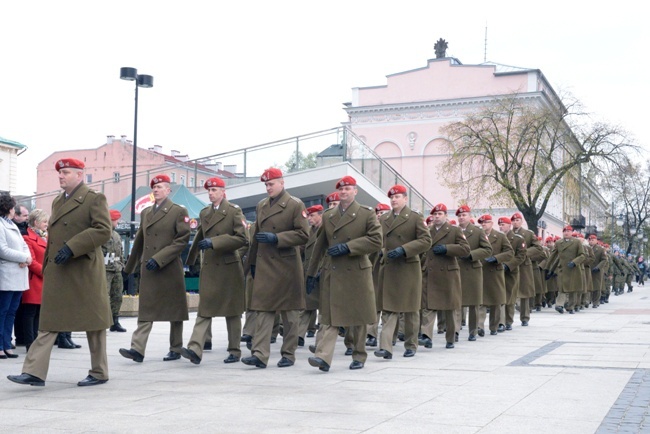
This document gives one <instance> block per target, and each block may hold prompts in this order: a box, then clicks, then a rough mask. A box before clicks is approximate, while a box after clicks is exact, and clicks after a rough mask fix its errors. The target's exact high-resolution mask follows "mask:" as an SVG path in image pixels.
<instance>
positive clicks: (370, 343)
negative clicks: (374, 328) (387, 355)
mask: <svg viewBox="0 0 650 434" xmlns="http://www.w3.org/2000/svg"><path fill="white" fill-rule="evenodd" d="M376 346H377V338H375V337H372V336H368V339H367V340H366V347H376Z"/></svg>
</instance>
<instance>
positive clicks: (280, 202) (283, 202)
mask: <svg viewBox="0 0 650 434" xmlns="http://www.w3.org/2000/svg"><path fill="white" fill-rule="evenodd" d="M289 200H291V195H290V194H289V193H288V192H287V191H286V190H283V192H282V194H281V195H280V196H279V197H278V198H277V200H275V201H274V202H273V205H271V198H270V197H267V198H264V199H262V202H263V203H262V206H261V207H260V212H259V214H258V216H257V218H258V219H259V221H260V223H261V222H263V221H264V220H266V219H268V218H269V217H271V216H274V215H275V214H278V213H280V212H282V210H284V209H285V208H286V207H287V204H288V203H289Z"/></svg>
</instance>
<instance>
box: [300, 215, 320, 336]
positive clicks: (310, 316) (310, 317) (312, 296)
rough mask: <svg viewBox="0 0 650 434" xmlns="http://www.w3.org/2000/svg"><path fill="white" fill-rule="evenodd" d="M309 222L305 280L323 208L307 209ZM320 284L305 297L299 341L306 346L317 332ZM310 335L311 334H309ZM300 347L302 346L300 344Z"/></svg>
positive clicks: (304, 265)
mask: <svg viewBox="0 0 650 434" xmlns="http://www.w3.org/2000/svg"><path fill="white" fill-rule="evenodd" d="M307 222H308V223H309V226H310V231H309V239H308V240H307V244H305V251H304V260H303V270H304V274H305V280H306V279H307V270H308V268H309V261H311V257H312V255H313V253H314V245H315V244H316V235H317V234H318V229H319V228H320V227H321V224H322V223H323V206H322V205H314V206H310V207H309V208H307ZM318 288H319V285H318V283H317V284H316V285H315V287H314V288H313V290H312V291H311V292H310V293H309V294H307V296H306V297H305V310H303V311H302V312H300V325H299V327H300V328H299V331H298V340H299V342H302V343H303V345H304V341H305V336H306V335H307V337H309V334H311V336H312V337H313V336H314V334H315V332H316V316H317V312H318V299H319V298H320V291H319V289H318ZM308 333H309V334H308ZM299 345H300V344H299Z"/></svg>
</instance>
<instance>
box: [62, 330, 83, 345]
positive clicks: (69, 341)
mask: <svg viewBox="0 0 650 434" xmlns="http://www.w3.org/2000/svg"><path fill="white" fill-rule="evenodd" d="M65 338H66V339H67V341H68V343H69V344H70V345H72V348H81V345H79V344H75V343H74V341H73V340H72V332H65Z"/></svg>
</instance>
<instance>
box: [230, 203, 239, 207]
mask: <svg viewBox="0 0 650 434" xmlns="http://www.w3.org/2000/svg"><path fill="white" fill-rule="evenodd" d="M228 205H230V206H231V207H233V208H239V205H237V204H236V203H232V202H228Z"/></svg>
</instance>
